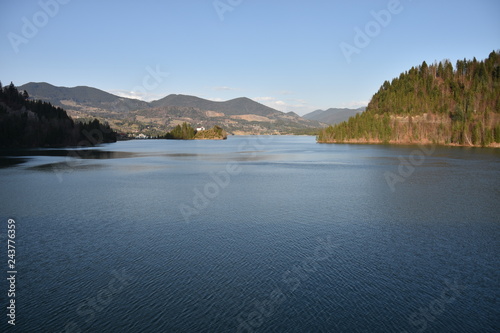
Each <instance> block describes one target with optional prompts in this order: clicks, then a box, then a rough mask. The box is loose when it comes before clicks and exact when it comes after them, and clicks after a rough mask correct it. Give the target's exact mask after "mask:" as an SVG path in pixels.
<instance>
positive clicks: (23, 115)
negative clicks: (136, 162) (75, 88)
mask: <svg viewBox="0 0 500 333" xmlns="http://www.w3.org/2000/svg"><path fill="white" fill-rule="evenodd" d="M102 129H104V130H102ZM94 130H99V133H101V134H100V135H99V138H93V137H92V135H90V136H88V135H86V133H92V132H93V131H94ZM115 141H116V133H114V132H113V131H112V130H111V129H110V128H109V126H108V125H107V124H101V123H100V122H99V121H98V120H93V121H91V122H85V123H82V122H74V121H73V119H71V118H70V117H69V116H68V114H67V113H66V111H65V110H63V109H61V108H60V107H55V106H53V105H51V104H50V103H47V102H42V101H39V100H36V101H35V100H33V99H30V98H29V96H28V95H26V94H25V92H24V91H23V92H22V93H21V92H20V91H19V90H18V89H17V88H16V87H15V86H14V84H12V83H11V84H10V85H9V86H7V87H5V88H3V89H2V87H1V84H0V147H1V148H19V147H26V148H33V147H65V146H76V145H77V144H78V145H81V143H83V142H85V145H94V144H99V143H105V142H115Z"/></svg>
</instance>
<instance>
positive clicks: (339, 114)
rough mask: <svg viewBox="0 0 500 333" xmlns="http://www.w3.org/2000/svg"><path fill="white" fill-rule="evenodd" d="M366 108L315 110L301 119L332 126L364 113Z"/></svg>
mask: <svg viewBox="0 0 500 333" xmlns="http://www.w3.org/2000/svg"><path fill="white" fill-rule="evenodd" d="M365 109H366V107H361V108H358V109H337V108H330V109H328V110H316V111H313V112H311V113H308V114H306V115H304V116H302V118H305V119H309V120H316V121H319V122H322V123H325V124H329V125H334V124H338V123H341V122H343V121H346V120H348V119H349V118H350V117H353V116H355V115H356V114H358V113H362V112H363V111H365Z"/></svg>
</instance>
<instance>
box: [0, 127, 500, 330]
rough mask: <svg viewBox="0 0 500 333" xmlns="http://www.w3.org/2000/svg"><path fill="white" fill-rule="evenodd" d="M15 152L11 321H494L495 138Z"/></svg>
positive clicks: (290, 324)
mask: <svg viewBox="0 0 500 333" xmlns="http://www.w3.org/2000/svg"><path fill="white" fill-rule="evenodd" d="M4 155H8V156H10V157H9V158H5V157H4V158H2V159H1V160H2V163H1V166H2V167H1V168H0V184H1V188H2V191H1V192H0V202H1V206H0V207H1V212H2V216H1V218H2V221H3V222H1V223H2V224H1V225H0V230H1V236H0V237H1V240H3V241H5V240H6V237H5V234H6V230H7V219H8V218H14V219H15V220H16V223H17V228H18V229H17V260H18V267H17V269H18V281H17V288H18V293H17V298H16V302H17V304H18V308H17V325H16V327H15V329H14V331H19V332H66V331H67V332H70V331H77V330H78V329H80V330H81V331H82V332H238V331H239V332H252V331H253V332H422V331H424V330H425V331H426V332H498V330H499V329H500V326H499V321H498V318H500V306H499V300H500V298H499V296H500V285H499V281H500V273H499V272H500V270H499V264H500V260H499V256H498V254H499V245H500V244H499V236H500V219H499V213H500V208H499V204H498V203H499V199H500V154H499V152H498V150H494V149H479V148H474V149H466V148H445V147H425V148H422V149H420V148H419V147H417V146H390V145H387V146H384V145H322V144H316V143H315V139H314V138H313V137H293V136H292V137H286V136H285V137H273V136H270V137H229V138H228V140H225V141H164V140H144V141H127V142H118V143H115V144H109V145H104V146H102V147H98V148H94V149H90V150H85V149H80V150H78V151H76V152H75V151H69V150H67V149H38V150H24V151H17V152H7V153H5V152H4ZM394 177H396V178H394ZM398 177H399V178H398ZM388 179H389V182H388ZM394 179H397V180H396V181H394ZM391 180H392V181H391ZM4 252H5V254H4V255H3V256H4V258H5V257H6V251H4ZM5 271H6V270H5ZM2 280H3V281H2V283H1V284H0V287H1V288H2V290H7V289H8V288H7V284H6V282H5V280H4V279H2ZM2 295H4V292H2ZM2 297H5V296H2ZM2 304H6V299H5V298H2ZM4 308H5V307H4ZM3 317H4V320H2V322H1V325H2V326H1V327H2V330H3V329H4V328H6V326H7V325H6V320H5V315H3Z"/></svg>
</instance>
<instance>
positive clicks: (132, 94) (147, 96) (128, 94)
mask: <svg viewBox="0 0 500 333" xmlns="http://www.w3.org/2000/svg"><path fill="white" fill-rule="evenodd" d="M108 92H109V93H110V94H113V95H116V96H119V97H125V98H132V99H138V100H141V101H145V102H151V101H154V100H157V99H160V98H163V97H165V96H167V95H161V94H153V93H148V92H146V93H143V92H137V91H128V90H110V91H108Z"/></svg>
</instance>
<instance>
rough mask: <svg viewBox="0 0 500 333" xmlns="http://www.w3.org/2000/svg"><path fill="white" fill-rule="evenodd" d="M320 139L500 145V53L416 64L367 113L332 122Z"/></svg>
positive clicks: (375, 98)
mask: <svg viewBox="0 0 500 333" xmlns="http://www.w3.org/2000/svg"><path fill="white" fill-rule="evenodd" d="M318 142H325V143H334V142H370V143H381V142H388V143H435V144H444V145H465V146H499V143H500V53H499V52H498V51H497V52H491V53H490V55H489V57H488V58H487V59H485V60H484V61H477V60H476V59H475V58H474V59H473V60H466V59H464V60H459V61H457V63H456V66H455V68H453V65H452V64H451V63H450V62H449V61H447V60H445V61H442V62H440V63H439V64H437V63H435V64H433V65H431V66H428V65H427V63H426V62H425V61H424V62H423V63H422V65H420V66H417V67H412V68H411V69H410V70H409V71H406V72H404V73H401V75H400V76H399V77H398V78H394V79H393V80H392V81H391V82H389V81H385V82H384V83H383V85H382V86H381V87H380V89H379V91H378V92H377V93H376V94H375V95H374V96H373V97H372V99H371V101H370V103H369V104H368V107H367V109H366V111H365V112H363V113H362V114H360V115H356V116H355V117H352V118H350V119H349V120H348V121H346V122H343V123H341V124H338V125H335V126H329V127H328V128H326V129H324V130H322V131H321V132H320V134H319V135H318Z"/></svg>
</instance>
